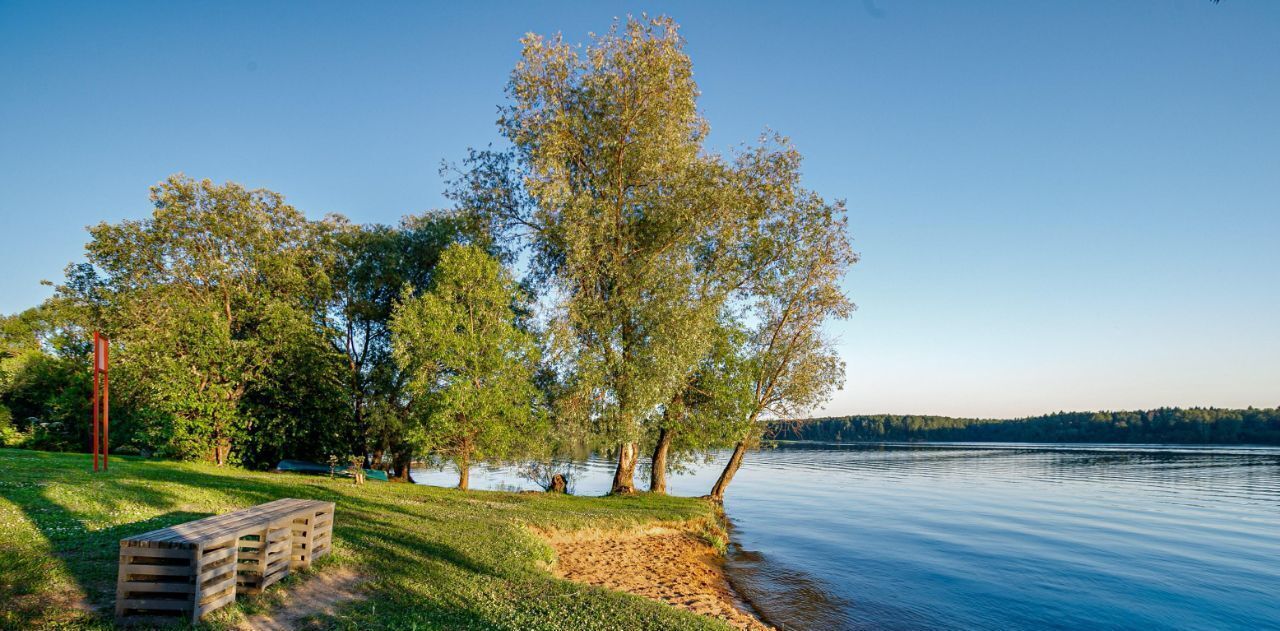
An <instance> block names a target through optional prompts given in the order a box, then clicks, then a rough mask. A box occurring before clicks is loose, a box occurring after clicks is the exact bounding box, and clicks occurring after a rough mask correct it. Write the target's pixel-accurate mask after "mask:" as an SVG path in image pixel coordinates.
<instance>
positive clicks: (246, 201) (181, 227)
mask: <svg viewBox="0 0 1280 631" xmlns="http://www.w3.org/2000/svg"><path fill="white" fill-rule="evenodd" d="M151 201H152V204H153V205H154V208H155V209H154V211H153V213H152V214H151V216H150V217H149V218H146V219H142V220H128V221H124V222H121V223H118V224H108V223H102V224H98V225H97V226H93V227H92V228H90V229H89V232H90V235H91V237H92V240H91V241H90V242H89V244H88V245H87V246H86V250H87V254H88V263H87V264H82V265H80V266H72V268H70V269H69V271H68V282H67V283H66V284H65V285H63V286H62V287H61V288H60V293H61V294H62V295H63V296H64V297H65V298H69V299H70V300H71V301H73V302H79V303H81V304H83V305H86V306H90V307H92V309H91V310H92V311H93V312H94V313H96V314H97V315H95V316H94V322H92V323H91V324H93V325H94V326H98V327H101V328H103V329H104V330H105V331H106V332H107V334H108V335H109V336H111V338H112V340H113V342H114V343H115V344H117V345H118V346H117V350H114V351H113V353H112V358H113V359H114V360H115V362H116V364H117V366H118V367H119V369H120V371H119V372H118V373H117V374H119V375H121V376H122V377H124V378H125V379H126V380H128V381H129V382H132V383H134V384H137V385H138V388H137V391H138V397H139V398H140V399H141V400H142V401H141V403H142V404H143V405H145V406H146V407H147V408H148V409H150V410H153V411H154V412H155V415H154V417H153V419H154V423H152V424H151V426H150V428H149V429H148V430H147V431H148V432H149V433H150V434H151V438H152V441H153V443H158V444H159V446H160V447H161V448H162V451H165V452H167V453H169V454H171V455H175V456H180V457H196V456H198V455H200V454H207V455H208V456H209V458H210V459H212V460H213V461H214V462H216V463H218V464H224V463H226V462H227V461H228V459H229V458H231V454H232V449H233V448H234V446H235V444H236V441H237V440H238V439H240V438H242V437H244V436H245V435H246V434H248V433H250V432H252V431H253V429H254V427H253V423H254V419H253V418H252V417H251V416H250V415H247V414H246V413H245V411H244V410H243V409H242V408H241V405H240V402H241V399H242V397H244V395H245V392H246V390H247V389H248V388H249V387H250V386H251V385H253V384H254V383H255V382H256V381H257V380H259V379H260V378H261V377H262V375H263V374H264V371H265V370H266V369H267V368H268V366H269V365H270V364H271V363H272V362H273V360H274V359H275V358H276V357H279V356H280V354H281V352H283V350H284V348H283V346H284V345H288V344H291V343H293V342H294V341H296V340H295V339H292V338H293V337H296V336H291V335H290V334H289V332H298V331H301V332H303V334H309V333H310V331H311V329H310V328H309V327H308V326H307V323H309V322H310V318H311V312H312V309H313V304H314V302H315V301H317V300H319V298H318V297H317V296H319V295H320V294H322V293H323V292H324V291H326V288H327V278H326V276H325V274H324V268H325V266H324V265H323V261H322V260H321V259H322V256H323V255H322V251H323V250H322V248H319V247H318V246H317V235H318V233H317V229H316V226H315V225H314V224H311V223H310V222H308V221H307V220H306V218H305V217H304V216H303V215H302V213H300V212H298V211H297V210H296V209H294V208H293V207H292V206H290V205H288V204H286V203H285V201H284V198H283V197H282V196H280V195H279V194H276V193H273V192H271V191H266V190H248V189H245V188H244V187H242V186H240V185H238V184H234V183H227V184H223V185H218V184H214V183H213V182H210V181H209V180H201V181H196V180H193V179H190V178H187V177H184V176H181V175H175V176H173V177H170V178H169V179H168V180H166V181H165V182H163V183H161V184H159V185H157V186H155V187H153V188H152V190H151Z"/></svg>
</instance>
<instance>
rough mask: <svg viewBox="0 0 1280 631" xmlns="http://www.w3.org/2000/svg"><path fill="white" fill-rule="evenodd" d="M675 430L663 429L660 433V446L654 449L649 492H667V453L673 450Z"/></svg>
mask: <svg viewBox="0 0 1280 631" xmlns="http://www.w3.org/2000/svg"><path fill="white" fill-rule="evenodd" d="M674 436H675V430H669V429H667V428H665V427H664V428H662V429H661V430H660V431H659V432H658V444H657V445H656V446H654V448H653V466H652V467H650V468H649V469H650V471H649V492H650V493H662V494H664V495H665V494H666V492H667V452H668V451H669V450H670V449H671V439H672V438H673V437H674Z"/></svg>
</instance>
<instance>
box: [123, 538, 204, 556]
mask: <svg viewBox="0 0 1280 631" xmlns="http://www.w3.org/2000/svg"><path fill="white" fill-rule="evenodd" d="M141 543H146V542H141V541H127V540H122V541H121V542H120V554H129V555H133V556H139V557H149V558H157V559H159V558H165V559H190V558H191V548H144V547H142V546H141V545H139V544H141Z"/></svg>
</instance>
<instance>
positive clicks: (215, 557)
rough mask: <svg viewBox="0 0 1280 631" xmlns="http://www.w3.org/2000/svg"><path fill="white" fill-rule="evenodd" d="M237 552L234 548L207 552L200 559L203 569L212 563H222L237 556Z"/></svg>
mask: <svg viewBox="0 0 1280 631" xmlns="http://www.w3.org/2000/svg"><path fill="white" fill-rule="evenodd" d="M236 552H237V550H236V548H235V547H234V546H233V547H229V548H220V549H218V550H214V551H213V552H205V553H204V554H203V555H202V556H201V557H200V564H201V567H204V566H206V565H208V564H210V563H215V562H217V561H221V560H223V559H225V558H228V557H233V556H236Z"/></svg>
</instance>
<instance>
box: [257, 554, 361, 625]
mask: <svg viewBox="0 0 1280 631" xmlns="http://www.w3.org/2000/svg"><path fill="white" fill-rule="evenodd" d="M364 580H365V579H364V577H362V576H360V575H359V574H357V573H356V572H355V571H354V570H351V569H349V568H333V569H326V570H324V571H322V572H320V573H318V574H316V575H314V576H312V577H311V578H309V579H307V581H306V582H305V583H303V584H301V585H298V586H296V587H292V588H291V589H288V590H281V591H282V592H284V604H283V605H282V606H280V607H278V608H276V609H275V610H273V611H270V612H268V613H260V614H257V615H254V616H250V617H249V619H247V620H245V621H244V622H242V623H240V625H239V626H238V627H236V628H237V629H239V630H240V631H293V630H294V629H298V628H301V625H302V623H303V621H304V620H306V619H307V617H308V616H313V615H316V614H332V613H333V612H334V611H335V610H336V609H337V607H338V605H341V604H342V603H346V602H350V601H353V600H358V599H360V598H363V597H364V596H363V595H362V594H361V593H360V592H359V590H358V587H359V586H360V584H361V583H363V582H364Z"/></svg>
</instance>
